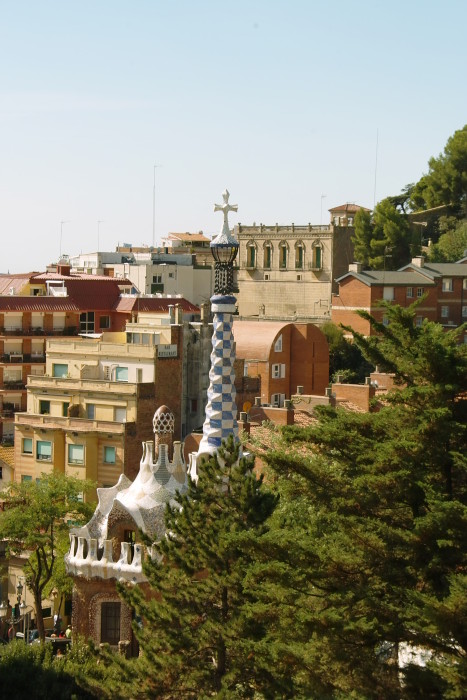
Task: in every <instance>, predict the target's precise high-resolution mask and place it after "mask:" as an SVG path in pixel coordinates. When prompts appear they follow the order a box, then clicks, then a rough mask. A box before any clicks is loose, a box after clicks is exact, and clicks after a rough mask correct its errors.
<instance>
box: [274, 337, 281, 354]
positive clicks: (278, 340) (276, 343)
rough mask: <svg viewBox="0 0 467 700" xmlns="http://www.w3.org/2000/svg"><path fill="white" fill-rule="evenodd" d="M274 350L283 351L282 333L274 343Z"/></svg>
mask: <svg viewBox="0 0 467 700" xmlns="http://www.w3.org/2000/svg"><path fill="white" fill-rule="evenodd" d="M274 352H282V333H281V334H280V336H279V337H278V338H277V340H276V342H275V343H274Z"/></svg>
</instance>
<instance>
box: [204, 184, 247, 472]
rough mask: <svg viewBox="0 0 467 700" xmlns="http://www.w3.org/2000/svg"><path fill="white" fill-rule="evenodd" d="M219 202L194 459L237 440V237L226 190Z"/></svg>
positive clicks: (216, 208) (217, 205) (215, 207)
mask: <svg viewBox="0 0 467 700" xmlns="http://www.w3.org/2000/svg"><path fill="white" fill-rule="evenodd" d="M222 197H223V199H224V203H223V204H216V205H215V206H214V211H222V212H223V214H224V225H223V227H222V231H221V232H220V233H219V235H218V236H216V238H214V240H213V241H212V242H211V252H212V254H213V257H214V260H215V261H216V262H215V283H214V295H213V296H212V297H211V308H212V312H213V325H214V330H213V334H212V353H211V369H210V372H209V380H210V382H209V389H208V403H207V406H206V418H205V421H204V425H203V437H202V439H201V443H200V446H199V449H198V453H197V459H198V458H200V457H203V456H206V457H209V456H211V455H213V454H214V453H215V452H216V451H217V450H218V448H219V447H220V446H221V443H222V440H225V439H226V438H227V437H228V436H229V435H232V434H233V436H234V439H235V440H236V441H237V440H238V423H237V406H236V403H235V395H236V392H235V372H234V362H235V341H234V338H233V333H232V324H233V315H234V313H235V311H236V306H235V304H236V301H237V300H236V298H235V297H234V296H233V291H234V282H233V261H234V260H235V257H236V255H237V252H238V241H237V240H236V239H235V238H234V237H233V236H232V234H231V233H230V229H229V222H228V214H229V211H237V209H238V206H237V205H236V204H229V192H228V191H227V190H226V191H225V192H224V194H223V195H222Z"/></svg>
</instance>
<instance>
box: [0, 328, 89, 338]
mask: <svg viewBox="0 0 467 700" xmlns="http://www.w3.org/2000/svg"><path fill="white" fill-rule="evenodd" d="M31 335H33V336H73V335H78V327H77V326H67V327H66V328H38V327H35V328H32V327H29V328H19V327H12V326H0V336H8V337H11V336H16V337H18V336H31Z"/></svg>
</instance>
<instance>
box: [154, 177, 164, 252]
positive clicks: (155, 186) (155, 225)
mask: <svg viewBox="0 0 467 700" xmlns="http://www.w3.org/2000/svg"><path fill="white" fill-rule="evenodd" d="M160 167H162V166H160V165H158V164H154V166H153V170H154V178H153V187H152V247H153V248H154V247H155V245H156V168H160Z"/></svg>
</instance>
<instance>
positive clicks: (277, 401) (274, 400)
mask: <svg viewBox="0 0 467 700" xmlns="http://www.w3.org/2000/svg"><path fill="white" fill-rule="evenodd" d="M284 401H285V394H272V395H271V406H274V407H275V408H281V407H282V406H283V405H284Z"/></svg>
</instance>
